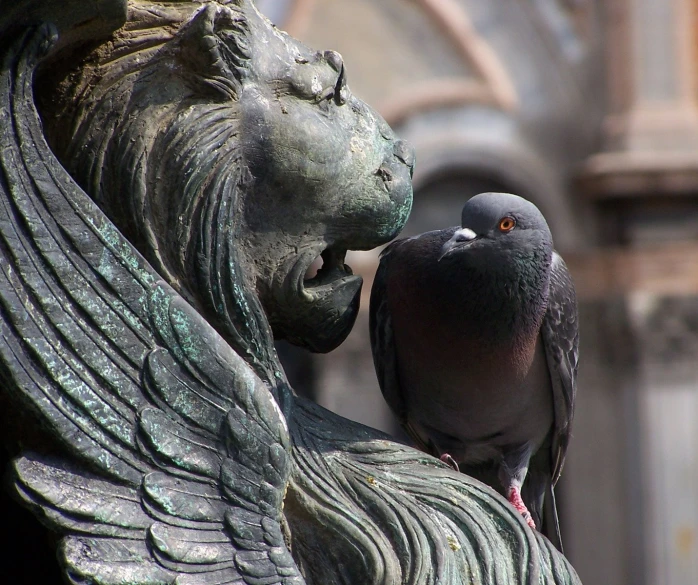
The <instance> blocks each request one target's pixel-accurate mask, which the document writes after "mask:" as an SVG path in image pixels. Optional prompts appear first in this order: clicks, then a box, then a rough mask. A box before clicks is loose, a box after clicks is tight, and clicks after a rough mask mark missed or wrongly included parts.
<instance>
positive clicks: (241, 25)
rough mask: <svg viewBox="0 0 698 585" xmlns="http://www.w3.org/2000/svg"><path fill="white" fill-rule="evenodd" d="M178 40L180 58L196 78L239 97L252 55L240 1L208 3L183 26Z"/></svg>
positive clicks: (223, 94) (226, 95) (231, 97)
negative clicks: (238, 7) (225, 3)
mask: <svg viewBox="0 0 698 585" xmlns="http://www.w3.org/2000/svg"><path fill="white" fill-rule="evenodd" d="M176 44H177V46H178V51H177V52H178V55H177V56H178V59H179V60H180V61H181V62H182V63H183V64H184V66H185V68H186V70H187V71H188V72H189V73H191V74H192V76H193V77H194V78H195V79H196V80H198V81H200V82H202V83H203V84H205V86H206V87H207V88H209V89H212V90H214V91H215V92H216V93H217V94H219V95H221V94H222V97H224V98H228V99H237V97H238V95H239V93H240V89H241V82H242V78H243V76H244V71H245V69H246V61H247V60H248V59H249V29H248V26H247V19H246V18H245V15H244V14H243V13H242V11H241V10H239V9H237V8H236V3H232V5H228V6H221V5H220V4H217V3H211V4H206V5H204V6H203V7H202V8H201V10H199V11H198V12H197V13H196V14H195V15H194V16H193V17H192V19H191V20H190V21H189V22H187V23H186V24H185V25H184V26H183V27H182V28H181V29H180V31H179V33H178V34H177V37H176Z"/></svg>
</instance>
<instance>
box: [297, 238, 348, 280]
mask: <svg viewBox="0 0 698 585" xmlns="http://www.w3.org/2000/svg"><path fill="white" fill-rule="evenodd" d="M346 255H347V251H346V250H345V249H342V248H333V247H329V248H326V249H325V250H323V252H322V254H320V256H318V257H317V258H316V259H315V261H314V262H313V264H317V261H318V260H319V259H321V260H322V266H321V267H320V268H318V269H317V271H316V272H315V274H314V275H312V276H310V277H307V276H308V273H306V278H305V279H304V280H303V287H304V288H305V289H306V290H307V289H318V288H320V287H325V286H328V285H329V286H331V285H332V284H336V283H337V282H338V281H340V280H342V279H344V278H347V277H351V276H353V275H354V272H353V271H352V269H351V267H350V266H349V265H347V264H345V263H344V259H345V258H346ZM312 272H314V271H313V270H312V264H311V269H310V270H309V273H310V274H312Z"/></svg>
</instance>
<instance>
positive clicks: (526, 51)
mask: <svg viewBox="0 0 698 585" xmlns="http://www.w3.org/2000/svg"><path fill="white" fill-rule="evenodd" d="M258 5H259V6H260V8H261V9H262V11H264V12H266V13H267V14H268V15H269V17H270V18H271V19H272V20H274V22H276V23H277V24H278V25H279V26H280V27H281V28H284V29H286V30H288V31H289V32H290V33H291V34H293V35H295V36H297V37H299V38H301V39H303V40H304V41H306V42H307V43H308V44H309V45H311V46H313V47H316V48H322V49H330V48H331V49H335V50H338V51H339V52H340V53H341V54H342V55H343V57H344V59H345V62H346V66H347V69H348V74H349V84H350V87H351V88H352V90H353V91H354V92H355V93H356V94H357V95H359V96H360V97H362V98H363V99H365V100H367V101H368V102H369V103H371V104H372V105H374V106H375V107H376V108H377V109H378V110H379V111H380V112H381V113H382V114H383V115H384V117H385V118H386V119H387V120H388V121H389V122H390V124H391V125H392V126H393V127H394V128H395V130H396V131H397V132H398V134H399V135H400V136H401V137H402V138H406V139H408V140H410V141H411V142H412V143H413V144H414V145H415V147H416V150H417V169H416V172H415V177H414V184H415V203H414V209H413V213H412V217H411V219H410V222H409V224H408V226H407V227H406V229H405V232H404V234H413V233H419V232H422V231H426V230H428V229H434V228H440V227H445V226H449V225H454V224H456V223H457V222H458V219H459V217H460V208H461V207H462V204H463V202H464V201H465V199H466V198H467V197H468V196H470V195H473V194H475V193H479V192H482V191H493V190H499V191H511V192H514V193H518V194H521V195H524V196H526V197H527V198H529V199H531V200H533V201H534V202H535V203H536V204H538V206H539V207H540V208H541V209H542V211H543V212H544V214H545V215H546V217H547V218H548V221H549V223H550V225H551V228H552V230H553V235H554V237H555V242H556V246H557V248H558V250H559V251H560V252H561V253H562V254H563V256H564V257H565V258H566V259H567V262H568V265H569V266H570V268H571V270H572V272H573V274H574V276H575V281H576V284H577V289H578V294H579V297H580V313H581V322H582V347H581V352H582V354H581V366H580V373H579V394H578V404H577V416H576V421H575V431H574V440H573V443H572V446H571V449H570V453H569V456H568V463H567V467H566V469H565V473H564V475H563V480H562V482H561V485H560V487H559V490H558V491H559V499H560V501H561V509H562V517H563V518H562V520H563V523H564V525H563V530H564V537H565V538H564V540H565V544H566V547H567V550H566V552H567V553H568V555H569V557H570V558H571V560H572V562H573V563H574V565H575V567H576V568H577V570H578V571H579V574H580V576H581V578H582V581H583V582H584V583H586V584H591V585H695V584H696V583H698V487H697V486H698V110H697V109H696V106H697V98H698V93H697V92H698V87H697V86H696V77H697V73H698V29H697V28H696V24H697V23H698V22H697V21H698V1H696V0H606V1H601V0H487V1H483V0H295V1H293V0H286V1H284V0H266V1H264V0H258ZM376 262H377V254H376V253H360V254H359V253H357V254H354V255H353V256H351V257H349V258H348V263H349V264H350V265H352V267H353V268H354V271H355V272H359V273H361V274H363V275H364V278H365V285H364V298H363V304H362V312H361V315H360V317H359V319H358V321H357V324H356V327H355V330H354V332H353V333H352V335H351V336H350V337H349V339H348V340H347V341H346V343H345V344H344V345H343V346H341V347H340V348H339V349H338V350H336V351H335V352H333V353H332V354H330V355H327V356H309V354H308V355H306V354H302V353H300V352H298V351H296V350H293V349H290V348H288V347H282V348H281V351H282V352H283V354H284V355H285V359H286V363H287V364H288V367H289V370H290V371H291V375H294V376H295V377H296V379H297V384H296V385H297V387H298V388H301V389H303V391H305V392H306V393H309V394H311V395H313V396H314V397H315V398H316V399H317V400H318V401H319V402H320V403H321V404H323V405H325V406H327V407H328V408H330V409H332V410H335V411H337V412H339V413H341V414H343V415H345V416H348V417H349V418H353V419H355V420H359V421H361V422H365V423H366V424H369V425H371V426H375V427H380V428H383V429H385V430H388V431H391V432H393V431H394V430H395V428H394V422H393V421H392V419H391V417H390V414H389V413H388V412H387V408H386V407H385V405H384V403H383V401H382V398H381V396H380V391H379V389H378V386H377V382H376V378H375V374H374V371H373V364H372V359H371V355H370V347H369V340H368V317H367V313H368V294H369V291H370V286H371V278H372V275H373V272H374V270H375V267H376Z"/></svg>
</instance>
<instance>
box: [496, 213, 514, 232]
mask: <svg viewBox="0 0 698 585" xmlns="http://www.w3.org/2000/svg"><path fill="white" fill-rule="evenodd" d="M497 227H498V228H499V231H500V232H504V233H506V232H510V231H511V230H513V229H514V228H515V227H516V220H515V219H514V218H513V217H508V216H507V217H503V218H502V219H500V220H499V225H498V226H497Z"/></svg>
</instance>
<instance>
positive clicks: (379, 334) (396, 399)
mask: <svg viewBox="0 0 698 585" xmlns="http://www.w3.org/2000/svg"><path fill="white" fill-rule="evenodd" d="M402 241H403V240H397V241H395V242H393V243H392V244H390V245H389V246H388V247H386V248H385V249H384V250H383V252H382V253H381V258H380V264H379V265H378V269H377V270H376V276H375V278H374V280H373V286H372V288H371V303H370V305H371V306H370V311H369V331H370V335H371V351H372V353H373V363H374V365H375V368H376V374H377V375H378V383H379V385H380V389H381V392H382V393H383V396H384V398H385V401H386V402H387V403H388V406H390V408H391V409H392V411H393V412H394V413H395V415H396V416H397V417H398V419H399V420H400V422H401V423H402V424H405V422H406V412H405V404H404V400H403V398H402V391H401V389H400V380H399V377H398V370H397V356H396V354H395V342H394V339H393V324H392V319H391V317H390V310H389V308H388V297H387V291H386V279H387V276H388V271H389V264H390V253H391V251H392V250H393V249H394V248H395V246H399V245H400V243H401V242H402Z"/></svg>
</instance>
